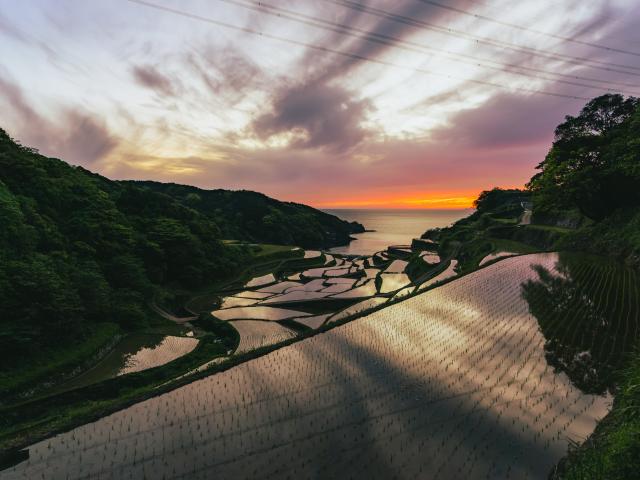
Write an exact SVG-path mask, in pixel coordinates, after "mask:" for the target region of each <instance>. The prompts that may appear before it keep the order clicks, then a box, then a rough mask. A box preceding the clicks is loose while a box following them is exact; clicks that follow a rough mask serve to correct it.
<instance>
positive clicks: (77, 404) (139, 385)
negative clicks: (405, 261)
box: [0, 265, 489, 466]
mask: <svg viewBox="0 0 640 480" xmlns="http://www.w3.org/2000/svg"><path fill="white" fill-rule="evenodd" d="M487 266H489V265H483V266H482V268H486V267H487ZM469 273H472V272H465V274H464V275H458V276H455V277H451V278H447V279H443V280H442V281H441V282H436V283H434V284H433V285H430V286H429V287H428V288H427V289H424V290H422V291H419V292H414V293H412V294H410V295H407V296H404V297H401V298H397V299H391V300H390V301H388V302H386V303H384V304H381V305H379V306H376V307H374V308H371V309H368V310H365V311H361V312H355V313H354V314H352V315H349V316H346V317H344V318H342V319H340V320H337V321H335V322H332V323H330V324H325V325H323V326H321V327H320V328H318V329H317V330H306V331H301V332H300V333H299V334H298V335H297V336H296V337H293V338H290V339H286V340H284V341H281V342H279V343H275V344H272V345H266V346H264V347H260V348H257V349H255V350H252V351H250V352H244V353H241V354H238V355H232V356H230V357H228V358H227V359H226V360H224V361H222V362H220V363H214V364H211V365H210V366H209V367H208V368H206V369H203V370H201V371H196V372H194V373H192V374H190V375H187V376H182V375H183V374H184V373H185V372H188V371H190V370H192V369H193V368H196V367H198V366H200V365H202V364H203V363H205V362H207V361H210V360H212V359H213V358H216V357H221V356H224V355H225V354H226V353H227V351H224V352H223V351H218V352H216V353H211V352H209V353H207V355H208V356H206V355H202V356H201V357H199V358H198V360H197V361H196V360H195V357H196V355H198V354H199V353H201V352H202V351H203V349H204V348H205V346H206V345H208V344H209V343H208V342H204V343H203V342H201V343H202V344H201V345H199V346H198V347H196V349H195V350H194V351H193V352H191V353H190V354H188V355H185V356H184V357H181V358H179V359H176V360H174V361H173V362H170V363H168V364H167V365H163V366H160V367H156V368H153V369H149V370H145V371H143V372H138V373H133V374H129V375H125V376H122V377H117V378H113V379H110V380H106V381H103V382H100V383H98V384H95V385H90V386H87V387H83V388H79V389H77V390H71V391H69V392H65V393H62V394H59V395H56V396H53V397H45V398H39V399H35V400H31V401H26V402H24V403H22V404H17V405H12V406H10V407H6V408H0V466H2V464H3V461H2V458H11V457H13V456H14V455H15V452H16V451H17V450H20V449H22V448H25V447H26V446H28V445H31V444H33V443H35V442H38V441H40V440H43V439H45V438H47V437H50V436H53V435H55V434H58V433H63V432H66V431H68V430H71V429H73V428H75V427H77V426H80V425H83V424H85V423H89V422H92V421H95V420H98V419H99V418H101V417H104V416H106V415H109V414H111V413H114V412H117V411H118V410H122V409H124V408H126V407H129V406H131V405H133V404H135V403H138V402H141V401H143V400H146V399H148V398H152V397H155V396H158V395H162V394H164V393H167V392H170V391H172V390H175V389H177V388H180V387H182V386H184V385H187V384H189V383H192V382H194V381H196V380H199V379H201V378H204V377H207V376H209V375H213V374H215V373H219V372H222V371H225V370H229V369H230V368H233V367H235V366H236V365H239V364H241V363H244V362H246V361H249V360H252V359H254V358H258V357H260V356H262V355H265V354H267V353H270V352H272V351H274V350H277V349H279V348H282V347H284V346H287V345H290V344H292V343H295V342H298V341H301V340H304V339H306V338H309V337H312V336H315V335H318V334H321V333H324V332H326V331H328V330H330V329H333V328H335V327H338V326H341V325H344V324H345V323H348V322H351V321H352V320H355V319H357V318H360V317H363V316H365V315H369V314H371V313H373V312H375V311H377V310H381V309H383V308H386V307H388V306H391V305H394V304H396V303H399V302H401V301H405V300H407V299H409V298H412V297H413V296H415V295H418V294H422V293H425V292H427V291H429V290H432V289H434V288H437V287H439V286H441V285H444V284H446V283H449V282H451V281H454V280H456V279H459V278H461V277H463V276H465V275H466V274H469ZM436 275H437V273H436ZM202 318H203V316H201V317H200V319H202ZM233 330H234V331H235V329H233ZM235 340H236V342H238V343H239V340H240V339H239V335H238V336H237V338H236V339H235ZM238 343H236V344H235V346H233V347H231V348H229V349H230V350H235V349H236V347H237V345H238ZM214 345H216V346H220V344H219V343H214Z"/></svg>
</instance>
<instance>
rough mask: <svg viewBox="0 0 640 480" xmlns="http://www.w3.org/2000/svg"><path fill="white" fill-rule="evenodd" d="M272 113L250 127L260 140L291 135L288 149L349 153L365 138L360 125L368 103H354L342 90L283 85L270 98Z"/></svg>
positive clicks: (316, 84)
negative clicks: (318, 149) (271, 99)
mask: <svg viewBox="0 0 640 480" xmlns="http://www.w3.org/2000/svg"><path fill="white" fill-rule="evenodd" d="M271 107H272V108H271V112H268V113H265V114H263V115H260V116H259V117H258V118H256V119H255V120H254V122H253V124H252V129H253V132H254V133H255V134H256V135H257V136H258V137H259V138H261V139H268V138H270V137H272V136H274V135H278V134H282V133H288V132H291V133H293V134H294V138H293V140H292V141H291V142H290V147H292V148H300V149H309V148H326V149H327V150H329V151H331V152H335V153H341V152H345V151H347V150H349V149H350V148H352V147H354V146H355V145H357V144H358V143H360V142H361V141H362V139H363V138H364V137H365V136H366V133H367V132H366V130H365V129H364V127H363V126H362V122H363V121H364V120H365V117H366V113H367V111H368V110H369V109H370V108H371V104H370V103H369V102H368V101H366V100H354V99H353V98H352V94H351V93H350V92H349V91H347V90H346V89H344V88H341V87H337V86H329V85H325V84H322V83H307V84H302V85H294V86H284V87H282V88H281V89H280V91H278V92H276V94H275V95H274V97H273V101H272V106H271Z"/></svg>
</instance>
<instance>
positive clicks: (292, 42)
mask: <svg viewBox="0 0 640 480" xmlns="http://www.w3.org/2000/svg"><path fill="white" fill-rule="evenodd" d="M126 1H128V2H130V3H135V4H138V5H141V6H145V7H148V8H152V9H155V10H159V11H163V12H167V13H171V14H174V15H178V16H181V17H185V18H190V19H192V20H198V21H201V22H205V23H209V24H212V25H217V26H219V27H224V28H228V29H231V30H236V31H239V32H244V33H250V34H252V35H257V36H260V37H263V38H269V39H271V40H277V41H280V42H284V43H288V44H290V45H297V46H302V47H306V48H310V49H313V50H317V51H321V52H325V53H333V54H336V55H341V56H343V57H348V58H353V59H355V60H362V61H365V62H370V63H375V64H378V65H383V66H386V67H395V68H401V69H403V70H408V71H413V72H417V73H422V74H425V75H431V76H437V77H441V78H449V79H452V80H460V81H463V82H470V83H475V84H478V85H485V86H490V87H495V88H502V89H506V90H518V91H521V92H526V93H532V94H541V95H548V96H551V97H558V98H569V99H572V100H585V101H588V100H590V98H587V97H580V96H577V95H567V94H563V93H555V92H547V91H545V90H534V89H529V88H524V87H509V86H507V85H503V84H500V83H496V82H489V81H485V80H478V79H474V78H464V77H458V76H456V75H450V74H446V73H439V72H434V71H431V70H426V69H423V68H416V67H407V66H405V65H400V64H396V63H392V62H387V61H385V60H379V59H376V58H371V57H366V56H364V55H358V54H354V53H348V52H341V51H339V50H334V49H331V48H327V47H323V46H320V45H314V44H311V43H307V42H301V41H298V40H293V39H290V38H286V37H280V36H278V35H273V34H270V33H264V32H260V31H258V30H255V29H253V28H249V27H240V26H238V25H233V24H230V23H227V22H223V21H221V20H216V19H213V18H208V17H203V16H201V15H197V14H194V13H190V12H185V11H182V10H177V9H175V8H171V7H165V6H164V5H157V4H155V3H151V2H148V1H146V0H126Z"/></svg>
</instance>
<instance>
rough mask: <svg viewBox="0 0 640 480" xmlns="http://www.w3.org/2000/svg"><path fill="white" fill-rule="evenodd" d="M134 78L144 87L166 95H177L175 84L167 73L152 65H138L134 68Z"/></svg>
mask: <svg viewBox="0 0 640 480" xmlns="http://www.w3.org/2000/svg"><path fill="white" fill-rule="evenodd" d="M132 73H133V78H134V79H135V80H136V82H138V83H139V84H140V85H142V86H143V87H147V88H150V89H151V90H154V91H155V92H157V93H160V94H163V95H165V96H169V97H170V96H173V95H175V90H174V85H173V83H172V81H171V80H170V79H169V77H167V76H166V75H163V74H162V73H160V72H159V71H158V70H157V69H156V68H155V67H153V66H151V65H136V66H135V67H133V70H132Z"/></svg>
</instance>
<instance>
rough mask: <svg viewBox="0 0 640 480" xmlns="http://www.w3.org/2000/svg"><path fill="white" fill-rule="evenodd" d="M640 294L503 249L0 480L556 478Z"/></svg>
mask: <svg viewBox="0 0 640 480" xmlns="http://www.w3.org/2000/svg"><path fill="white" fill-rule="evenodd" d="M638 292H639V286H638V278H637V276H636V274H635V273H634V272H632V271H629V270H626V269H624V268H622V267H620V266H618V265H614V264H611V263H610V262H604V261H602V262H600V261H598V260H591V259H589V260H583V259H578V258H574V257H571V256H563V255H558V254H535V255H525V256H519V257H513V258H508V259H505V260H501V261H500V262H498V263H495V264H493V265H490V266H487V267H486V268H483V269H482V270H479V271H477V272H474V273H471V274H469V275H467V276H465V277H462V278H460V279H458V280H456V281H453V282H450V283H448V284H446V285H443V286H440V287H438V288H436V289H434V290H430V291H428V292H425V293H422V294H420V295H416V296H413V297H410V298H408V299H406V300H404V301H402V302H399V303H396V304H393V305H390V306H389V307H387V308H384V309H382V310H378V311H375V312H374V313H371V314H369V315H367V316H364V317H361V318H359V319H356V320H354V321H352V322H350V323H347V324H345V325H342V326H339V327H336V328H334V329H332V330H329V331H328V332H325V333H323V334H320V335H316V336H313V337H311V338H309V339H306V340H304V341H301V342H297V343H294V344H291V345H289V346H287V347H284V348H281V349H278V350H275V351H273V352H271V353H269V354H267V355H265V356H262V357H259V358H257V359H255V360H252V361H249V362H246V363H243V364H240V365H238V366H236V367H234V368H232V369H230V370H227V371H225V372H222V373H219V374H216V375H213V376H210V377H207V378H205V379H202V380H199V381H196V382H193V383H191V384H189V385H186V386H184V387H181V388H179V389H177V390H174V391H172V392H169V393H166V394H164V395H161V396H158V397H155V398H152V399H149V400H146V401H143V402H141V403H138V404H136V405H133V406H131V407H129V408H127V409H125V410H122V411H120V412H117V413H114V414H112V415H109V416H107V417H104V418H102V419H100V420H98V421H96V422H93V423H90V424H87V425H83V426H80V427H78V428H75V429H73V430H71V431H69V432H67V433H64V434H61V435H57V436H55V437H53V438H50V439H47V440H44V441H41V442H39V443H37V444H35V445H32V446H31V447H29V448H28V459H26V460H25V461H23V462H22V463H19V464H17V465H15V466H14V467H12V468H10V469H8V470H5V471H2V472H0V477H1V478H3V479H4V478H6V479H33V478H61V479H67V478H68V479H78V478H167V479H168V478H185V479H186V478H189V479H191V478H203V479H204V478H213V477H215V478H221V479H227V478H257V477H259V478H296V479H298V478H300V479H305V478H366V479H369V478H381V479H383V478H384V479H386V478H407V479H413V478H445V479H449V478H465V479H466V478H468V479H485V478H522V479H524V478H527V479H535V478H541V479H542V478H546V477H547V474H548V473H549V470H550V469H551V468H552V466H553V465H554V464H555V463H556V462H557V461H558V460H559V459H560V458H561V457H562V456H563V455H564V454H565V453H566V450H567V446H568V444H569V442H571V441H582V440H584V438H585V437H586V436H587V435H589V433H590V432H591V431H592V430H593V428H594V426H595V424H596V422H597V421H598V420H599V419H600V418H602V417H603V416H604V415H605V414H606V413H607V411H608V409H609V408H610V404H611V396H610V395H609V394H608V393H607V392H608V389H609V385H610V377H611V372H612V371H614V370H615V369H616V368H617V366H619V365H620V361H621V358H622V356H624V355H625V353H627V352H628V351H629V350H630V349H631V348H632V345H633V344H634V343H635V341H636V340H637V338H638V335H639V312H638V309H639V308H640V307H639V305H640V303H639V302H638V299H639V297H640V296H639V294H638ZM265 323H266V322H265ZM269 324H273V322H269Z"/></svg>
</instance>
